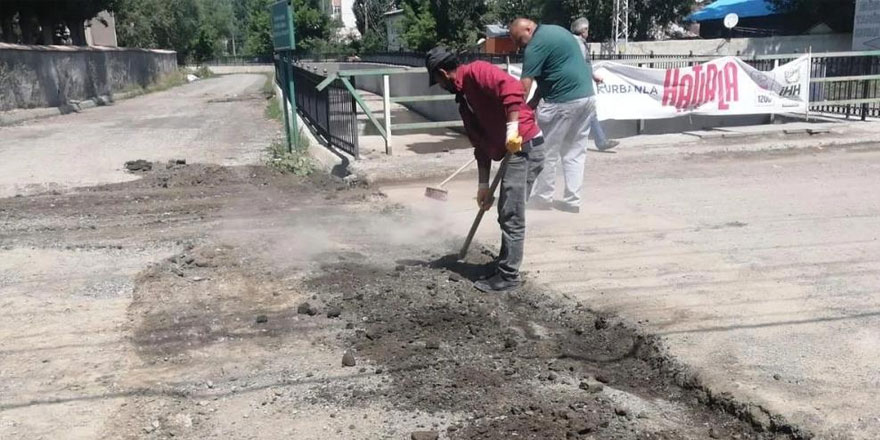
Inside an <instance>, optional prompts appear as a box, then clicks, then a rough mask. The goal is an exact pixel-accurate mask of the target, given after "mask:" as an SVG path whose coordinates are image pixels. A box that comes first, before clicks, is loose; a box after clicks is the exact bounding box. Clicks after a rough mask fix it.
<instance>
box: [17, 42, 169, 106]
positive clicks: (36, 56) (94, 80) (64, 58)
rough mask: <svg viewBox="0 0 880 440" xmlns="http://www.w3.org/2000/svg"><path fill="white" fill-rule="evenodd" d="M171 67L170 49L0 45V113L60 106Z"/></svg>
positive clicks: (147, 79)
mask: <svg viewBox="0 0 880 440" xmlns="http://www.w3.org/2000/svg"><path fill="white" fill-rule="evenodd" d="M176 70H177V54H176V53H175V52H173V51H164V50H143V49H120V48H109V47H71V46H21V45H14V44H0V111H6V110H13V109H23V108H39V107H61V106H65V105H67V104H69V103H70V102H71V101H82V100H86V99H91V98H95V97H98V96H103V95H112V94H113V93H114V92H119V91H122V90H125V89H129V88H132V87H137V86H140V87H145V86H147V85H149V84H151V83H153V82H155V81H157V80H158V79H159V78H161V77H162V76H164V75H166V74H168V73H171V72H174V71H176Z"/></svg>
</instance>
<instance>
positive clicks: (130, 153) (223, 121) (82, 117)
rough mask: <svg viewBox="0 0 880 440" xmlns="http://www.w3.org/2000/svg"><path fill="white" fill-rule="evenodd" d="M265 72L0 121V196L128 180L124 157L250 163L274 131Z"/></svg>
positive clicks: (274, 133) (130, 178)
mask: <svg viewBox="0 0 880 440" xmlns="http://www.w3.org/2000/svg"><path fill="white" fill-rule="evenodd" d="M265 78H266V76H265V75H261V74H251V75H231V76H221V77H217V78H213V79H211V80H210V81H201V82H196V83H193V84H190V85H187V86H186V87H178V88H175V89H172V90H168V91H165V92H161V93H154V94H150V95H146V96H141V97H138V98H137V99H131V100H125V101H120V102H118V103H116V104H115V105H113V106H111V107H101V108H97V109H92V110H89V111H84V112H82V113H78V114H71V115H67V116H64V117H55V118H51V119H47V120H36V121H30V122H27V123H25V124H22V125H18V126H12V127H3V128H0V133H2V136H0V153H2V155H3V161H4V163H3V164H2V166H3V173H0V197H11V196H15V195H17V194H21V195H24V194H34V193H38V192H43V191H47V190H59V189H65V188H71V187H77V186H87V185H97V184H102V183H110V182H121V181H126V180H132V179H133V178H134V177H133V176H131V175H128V174H126V173H125V170H124V169H123V165H124V163H125V161H127V160H131V158H136V159H146V160H157V161H166V160H169V159H173V158H185V159H188V160H189V161H190V162H204V163H216V164H223V165H241V164H252V163H256V161H257V160H258V158H259V155H260V153H261V152H262V148H265V146H266V145H267V144H268V141H269V139H272V138H273V137H274V136H276V133H277V130H278V127H277V126H276V125H273V124H272V123H271V122H270V121H268V120H266V119H265V118H263V117H262V116H263V111H264V109H265V106H264V105H262V102H263V101H264V100H265V98H266V97H265V95H263V94H262V84H263V83H264V82H265ZM13 164H14V166H13Z"/></svg>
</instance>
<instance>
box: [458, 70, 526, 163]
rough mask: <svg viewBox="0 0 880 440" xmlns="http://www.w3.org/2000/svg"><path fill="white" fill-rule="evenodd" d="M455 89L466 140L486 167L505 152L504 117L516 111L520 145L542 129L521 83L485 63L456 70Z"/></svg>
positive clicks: (478, 161)
mask: <svg viewBox="0 0 880 440" xmlns="http://www.w3.org/2000/svg"><path fill="white" fill-rule="evenodd" d="M455 88H456V89H457V90H459V92H460V93H459V98H461V97H464V99H458V111H459V113H461V119H462V120H463V121H464V128H465V130H466V131H467V135H468V138H469V139H470V141H471V143H472V144H473V146H474V156H475V157H476V158H477V163H478V164H479V165H480V166H481V167H483V168H486V167H488V166H489V165H490V163H491V161H492V160H501V159H502V158H504V155H505V154H506V153H507V147H506V146H505V144H506V141H507V115H508V114H509V113H511V112H515V111H519V135H520V136H522V138H523V142H528V141H530V140H532V139H533V138H535V137H536V136H537V135H538V134H539V133H540V132H541V130H540V129H539V128H538V124H537V123H536V122H535V112H534V111H533V110H532V109H531V107H529V106H528V105H527V104H526V100H525V96H524V93H523V87H522V83H520V82H519V81H518V80H517V79H516V78H514V77H512V76H510V75H508V74H507V72H505V71H503V70H501V69H499V68H498V67H495V66H494V65H492V64H490V63H487V62H485V61H474V62H473V63H470V64H465V65H462V66H459V67H458V69H456V76H455Z"/></svg>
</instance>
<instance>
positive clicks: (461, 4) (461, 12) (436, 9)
mask: <svg viewBox="0 0 880 440" xmlns="http://www.w3.org/2000/svg"><path fill="white" fill-rule="evenodd" d="M429 4H430V9H431V15H433V16H434V20H435V21H436V22H437V37H438V39H439V41H440V43H442V44H445V45H447V46H449V47H454V48H459V49H463V48H468V47H471V46H473V45H474V44H475V43H476V42H477V40H478V39H479V38H480V35H481V34H483V32H484V29H483V20H482V17H483V15H485V14H486V12H487V11H488V7H487V5H486V1H485V0H430V3H429Z"/></svg>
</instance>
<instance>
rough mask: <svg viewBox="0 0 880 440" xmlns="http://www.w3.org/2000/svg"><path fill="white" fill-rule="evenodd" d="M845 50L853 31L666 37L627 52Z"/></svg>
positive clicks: (599, 47)
mask: <svg viewBox="0 0 880 440" xmlns="http://www.w3.org/2000/svg"><path fill="white" fill-rule="evenodd" d="M811 48H812V51H813V52H846V51H849V50H851V49H852V34H826V35H796V36H788V37H767V38H732V39H730V40H725V39H712V40H667V41H642V42H633V43H628V44H627V45H626V47H625V49H624V50H623V53H626V54H632V55H635V54H650V53H651V52H652V51H653V52H654V55H663V54H667V55H682V54H685V55H686V54H689V53H691V52H693V54H694V55H737V54H740V55H742V56H749V55H775V54H787V53H806V52H808V51H810V49H811ZM590 52H591V53H611V52H612V50H611V47H610V46H608V45H607V44H600V43H590Z"/></svg>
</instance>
